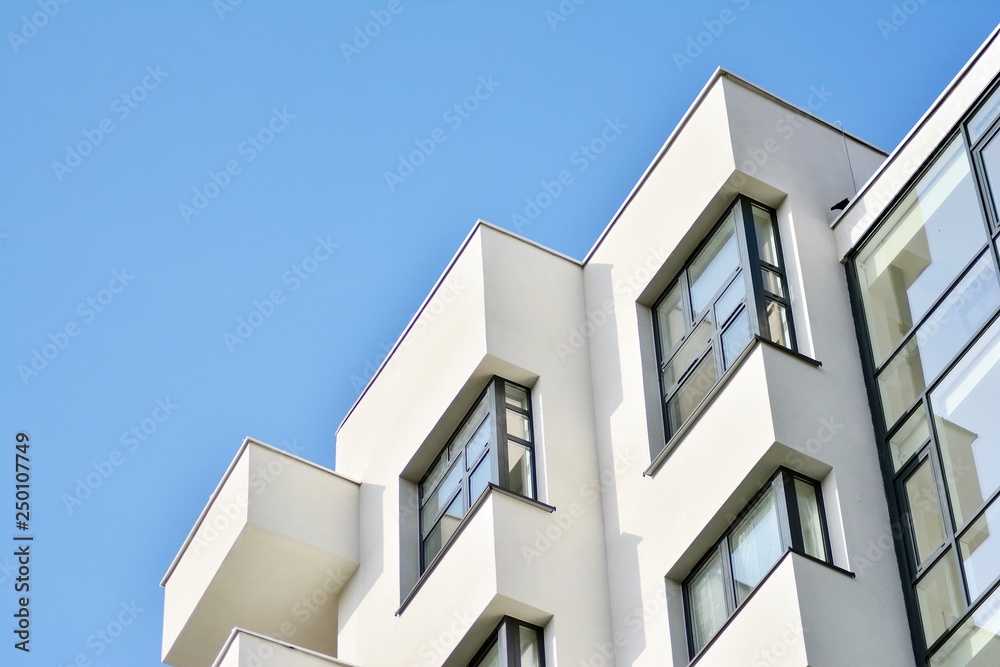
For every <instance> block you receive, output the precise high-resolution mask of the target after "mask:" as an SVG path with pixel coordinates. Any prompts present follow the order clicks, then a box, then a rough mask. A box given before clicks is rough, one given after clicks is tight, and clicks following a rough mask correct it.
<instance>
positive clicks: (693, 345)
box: [662, 320, 712, 389]
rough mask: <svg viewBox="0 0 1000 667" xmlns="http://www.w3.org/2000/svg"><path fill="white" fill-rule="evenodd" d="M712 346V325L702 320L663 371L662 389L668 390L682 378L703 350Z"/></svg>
mask: <svg viewBox="0 0 1000 667" xmlns="http://www.w3.org/2000/svg"><path fill="white" fill-rule="evenodd" d="M711 344H712V325H711V323H710V322H709V321H708V320H702V322H701V324H699V325H698V326H697V327H695V330H694V331H692V332H691V335H690V336H688V339H687V340H686V341H684V344H683V345H682V346H681V348H680V349H679V350H677V353H676V354H675V355H674V356H673V358H672V359H671V360H670V361H668V362H667V364H666V366H665V367H664V369H663V378H662V379H663V387H664V389H670V388H671V387H673V386H674V384H676V383H677V381H678V380H680V379H681V377H683V375H684V373H686V372H687V370H688V369H689V368H691V366H692V365H693V364H694V362H696V361H698V358H699V357H701V355H702V354H704V352H705V349H706V348H707V347H708V346H709V345H711Z"/></svg>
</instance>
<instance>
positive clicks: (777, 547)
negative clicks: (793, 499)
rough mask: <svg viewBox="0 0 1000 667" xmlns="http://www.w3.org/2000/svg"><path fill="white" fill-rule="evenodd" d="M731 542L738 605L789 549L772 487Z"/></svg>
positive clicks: (737, 527)
mask: <svg viewBox="0 0 1000 667" xmlns="http://www.w3.org/2000/svg"><path fill="white" fill-rule="evenodd" d="M729 545H730V551H731V552H732V562H733V583H734V584H735V585H736V604H740V603H741V602H743V600H745V599H746V597H747V595H749V594H750V591H752V590H753V589H754V587H755V586H756V585H757V584H758V582H760V580H761V579H762V578H763V577H764V575H765V574H767V571H768V570H770V569H771V566H772V565H774V564H775V563H776V562H778V559H779V558H780V557H781V554H782V553H783V552H784V550H785V545H784V544H782V541H781V529H780V527H779V524H778V508H777V506H776V505H775V502H774V493H773V492H772V491H771V490H770V489H768V490H767V493H765V495H764V497H763V498H761V499H760V500H759V501H757V504H756V505H754V508H753V509H752V510H750V513H749V514H748V515H747V516H745V517H744V518H743V520H742V521H740V523H739V524H738V525H737V526H736V527H735V528H734V529H733V532H732V534H731V535H730V537H729Z"/></svg>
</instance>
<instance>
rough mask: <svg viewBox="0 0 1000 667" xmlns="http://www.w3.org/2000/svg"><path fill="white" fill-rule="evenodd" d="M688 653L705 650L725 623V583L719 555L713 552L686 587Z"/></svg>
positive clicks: (717, 551)
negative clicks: (688, 613) (690, 645)
mask: <svg viewBox="0 0 1000 667" xmlns="http://www.w3.org/2000/svg"><path fill="white" fill-rule="evenodd" d="M687 595H688V606H689V608H690V618H689V619H688V623H689V624H690V626H691V638H692V640H693V642H694V646H692V652H693V653H697V652H698V651H700V650H701V649H703V648H704V647H705V644H707V643H708V640H709V639H711V638H712V636H713V635H715V633H716V632H718V630H719V628H721V627H722V624H723V623H725V622H726V618H727V617H728V616H729V611H728V609H727V608H726V583H725V580H724V579H723V576H722V554H721V553H720V552H719V550H716V551H715V553H714V554H712V557H711V558H709V559H708V562H706V563H705V564H704V565H703V566H702V567H701V569H700V570H699V571H698V573H697V574H695V575H694V576H693V577H691V580H690V582H689V583H688V585H687Z"/></svg>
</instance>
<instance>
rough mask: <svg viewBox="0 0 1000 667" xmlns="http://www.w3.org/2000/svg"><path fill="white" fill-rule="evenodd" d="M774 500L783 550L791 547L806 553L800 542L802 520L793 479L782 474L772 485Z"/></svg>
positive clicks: (784, 473)
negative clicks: (783, 544) (783, 545)
mask: <svg viewBox="0 0 1000 667" xmlns="http://www.w3.org/2000/svg"><path fill="white" fill-rule="evenodd" d="M774 500H775V504H776V505H777V507H778V516H779V519H778V524H779V525H780V526H781V533H782V534H781V539H782V540H784V543H785V548H786V549H787V548H788V547H791V548H792V549H793V550H794V551H796V552H797V553H800V554H804V553H805V552H806V548H805V543H804V541H803V540H802V518H801V517H800V516H799V503H798V500H797V498H796V495H795V477H794V476H793V475H790V474H788V473H786V472H782V473H781V475H779V477H778V479H776V480H775V484H774Z"/></svg>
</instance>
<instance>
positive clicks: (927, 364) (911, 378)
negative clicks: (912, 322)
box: [878, 253, 1000, 424]
mask: <svg viewBox="0 0 1000 667" xmlns="http://www.w3.org/2000/svg"><path fill="white" fill-rule="evenodd" d="M998 305H1000V284H998V283H997V276H996V270H995V269H994V267H993V258H992V257H991V255H990V254H989V253H986V254H985V255H983V257H982V258H981V259H980V260H979V261H978V262H976V263H975V265H973V267H972V268H971V269H970V270H969V272H968V273H967V274H966V275H965V276H964V277H963V278H962V280H960V281H959V282H958V284H957V285H955V287H954V289H952V290H951V292H949V294H948V296H947V297H946V298H945V299H944V300H943V301H942V302H941V303H940V305H938V307H937V308H935V309H934V312H933V313H932V314H931V316H930V317H929V318H928V319H927V320H926V321H925V322H924V323H923V324H922V325H920V328H919V329H918V330H917V333H916V335H915V336H913V337H912V338H911V339H910V340H909V341H908V342H907V343H906V345H904V346H903V349H902V350H900V351H899V353H897V355H896V357H894V358H893V360H892V361H891V362H889V365H888V366H886V368H885V370H883V371H882V373H880V374H879V377H878V382H879V392H880V393H881V395H882V407H883V409H884V410H885V417H886V423H887V424H893V423H895V421H896V420H897V419H899V416H900V415H901V414H902V413H903V412H904V411H905V410H907V409H909V407H910V406H911V405H912V404H913V402H914V401H915V400H916V398H917V396H918V395H919V394H920V393H921V392H922V391H923V390H924V389H926V387H927V385H928V384H929V383H931V382H932V381H933V380H934V378H935V377H936V376H937V375H938V374H939V373H940V372H941V371H942V369H944V367H945V366H947V365H948V364H949V363H951V361H952V359H954V357H955V355H956V354H958V351H959V350H960V349H961V348H962V346H963V345H965V344H966V343H968V341H969V340H970V339H971V338H972V337H973V336H974V335H975V334H976V332H978V331H979V329H980V328H981V327H982V325H983V323H984V322H986V320H987V319H989V317H990V316H991V315H992V314H993V313H994V312H995V311H996V309H997V306H998Z"/></svg>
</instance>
